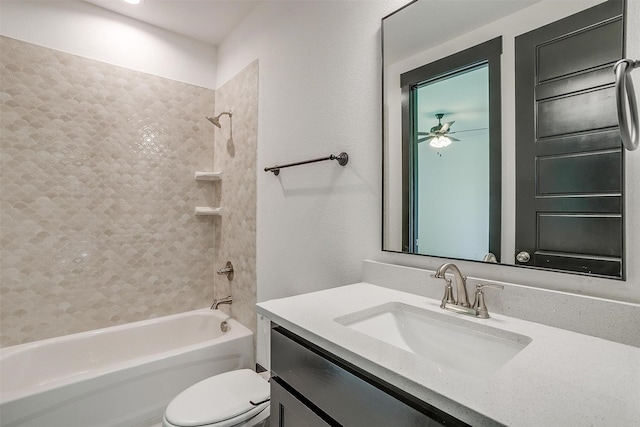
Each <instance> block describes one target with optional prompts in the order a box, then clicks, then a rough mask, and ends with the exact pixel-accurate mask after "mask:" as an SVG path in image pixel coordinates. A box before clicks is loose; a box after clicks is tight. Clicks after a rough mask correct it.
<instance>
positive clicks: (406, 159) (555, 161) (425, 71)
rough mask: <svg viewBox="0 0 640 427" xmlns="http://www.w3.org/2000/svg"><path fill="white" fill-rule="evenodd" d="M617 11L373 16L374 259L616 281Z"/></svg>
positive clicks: (617, 5) (559, 6)
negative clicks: (463, 263) (376, 28)
mask: <svg viewBox="0 0 640 427" xmlns="http://www.w3.org/2000/svg"><path fill="white" fill-rule="evenodd" d="M623 27H624V3H623V1H618V0H608V1H603V0H584V1H583V0H575V1H571V2H566V1H557V0H509V1H504V0H458V1H447V0H417V1H415V2H412V3H410V4H408V5H407V6H405V7H404V8H402V9H400V10H398V11H396V12H395V13H393V14H391V15H389V16H387V17H385V18H384V19H383V21H382V36H383V150H384V152H383V188H384V193H383V213H382V214H383V243H382V246H383V250H385V251H393V252H402V253H409V254H416V255H428V256H437V257H446V258H452V259H463V260H472V261H479V262H497V263H501V264H506V265H517V266H526V267H533V268H545V269H551V270H557V271H565V272H571V273H579V274H588V275H595V276H600V277H610V278H618V279H622V278H624V268H623V259H624V253H623V241H624V229H623V211H622V206H623V203H622V201H623V192H622V191H623V188H622V183H623V182H624V179H623V177H624V176H623V168H622V165H623V164H624V162H623V150H622V149H621V147H620V139H619V132H618V128H617V123H616V120H615V100H614V92H613V84H614V75H613V72H612V71H611V67H612V65H613V63H615V62H616V61H617V60H618V59H620V58H622V57H623V55H624V38H623V35H624V28H623Z"/></svg>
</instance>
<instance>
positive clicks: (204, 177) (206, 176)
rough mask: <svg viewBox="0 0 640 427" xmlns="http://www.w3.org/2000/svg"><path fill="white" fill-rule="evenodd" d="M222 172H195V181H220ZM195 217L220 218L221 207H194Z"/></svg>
mask: <svg viewBox="0 0 640 427" xmlns="http://www.w3.org/2000/svg"><path fill="white" fill-rule="evenodd" d="M221 180H222V172H209V171H196V181H211V182H214V181H221ZM195 214H196V216H221V215H222V208H221V207H217V208H214V207H211V206H196V211H195Z"/></svg>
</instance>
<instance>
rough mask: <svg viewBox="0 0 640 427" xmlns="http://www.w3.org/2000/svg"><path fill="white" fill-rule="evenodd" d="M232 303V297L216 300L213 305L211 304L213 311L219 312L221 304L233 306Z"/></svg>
mask: <svg viewBox="0 0 640 427" xmlns="http://www.w3.org/2000/svg"><path fill="white" fill-rule="evenodd" d="M232 301H233V299H232V298H231V295H229V296H228V297H224V298H220V299H218V298H214V299H213V304H211V310H217V309H218V306H219V305H220V304H231V302H232Z"/></svg>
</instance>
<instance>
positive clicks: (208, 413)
mask: <svg viewBox="0 0 640 427" xmlns="http://www.w3.org/2000/svg"><path fill="white" fill-rule="evenodd" d="M268 417H269V383H268V382H267V381H266V380H265V379H264V378H263V377H262V376H260V375H259V374H257V373H256V372H254V371H252V370H251V369H240V370H237V371H229V372H224V373H222V374H219V375H215V376H213V377H210V378H207V379H206V380H203V381H200V382H199V383H196V384H194V385H192V386H191V387H189V388H187V389H186V390H184V391H183V392H182V393H180V394H179V395H177V396H176V397H175V398H174V399H173V400H172V401H171V402H170V403H169V405H168V406H167V409H166V411H165V413H164V417H163V419H162V426H163V427H195V426H198V427H262V426H263V425H264V424H266V420H267V419H268Z"/></svg>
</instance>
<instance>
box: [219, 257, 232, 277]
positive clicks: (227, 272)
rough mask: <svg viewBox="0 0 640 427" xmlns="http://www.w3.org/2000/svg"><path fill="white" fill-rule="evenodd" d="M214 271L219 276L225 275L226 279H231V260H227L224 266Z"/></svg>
mask: <svg viewBox="0 0 640 427" xmlns="http://www.w3.org/2000/svg"><path fill="white" fill-rule="evenodd" d="M216 273H218V274H219V275H221V276H227V279H229V280H233V264H231V261H227V263H226V264H225V266H224V267H222V268H221V269H220V270H218V271H217V272H216Z"/></svg>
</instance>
